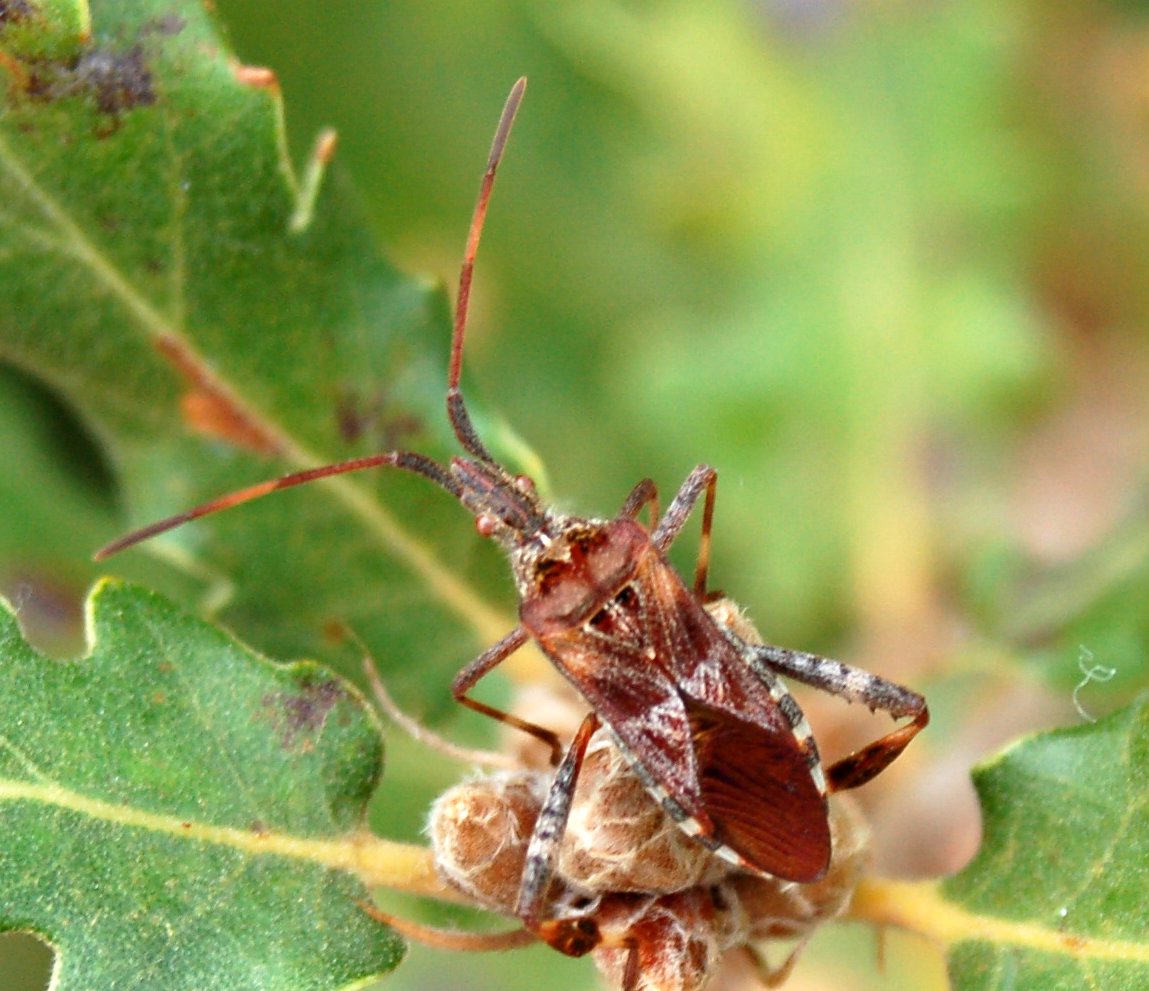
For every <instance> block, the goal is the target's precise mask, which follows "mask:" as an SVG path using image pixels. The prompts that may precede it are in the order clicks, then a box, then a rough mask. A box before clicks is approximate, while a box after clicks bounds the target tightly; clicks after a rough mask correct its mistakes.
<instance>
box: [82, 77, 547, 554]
mask: <svg viewBox="0 0 1149 991" xmlns="http://www.w3.org/2000/svg"><path fill="white" fill-rule="evenodd" d="M526 88H527V80H526V78H525V77H523V78H521V79H519V80H518V81H517V82H516V83H515V85H514V86H512V87H511V92H510V94H509V95H508V96H507V102H506V103H505V104H504V105H503V112H502V115H501V116H500V117H499V126H498V128H496V130H495V137H494V140H493V141H492V142H491V153H490V155H489V156H488V157H487V168H486V170H485V171H484V172H483V181H482V185H481V186H480V187H479V198H478V201H477V202H476V203H475V212H474V214H473V215H472V216H471V227H470V230H469V232H468V234H467V246H466V249H465V251H464V253H463V268H462V271H461V272H460V274H459V296H458V299H457V301H456V304H455V322H454V327H453V330H452V334H451V360H450V365H449V366H448V372H447V416H448V418H449V419H450V422H451V428H452V429H453V430H454V432H455V437H456V438H457V439H458V441H459V443H460V444H461V445H462V446H463V448H464V450H466V451H467V453H468V454H471V455H473V456H474V457H476V458H478V459H479V460H480V461H483V462H486V463H487V464H490V465H495V466H496V467H497V462H496V461H495V459H494V458H492V457H491V455H490V453H489V452H488V451H487V449H486V448H485V447H484V446H483V443H482V441H480V440H479V437H478V434H476V433H475V428H474V427H473V426H472V424H471V417H470V415H469V414H468V413H467V405H466V403H465V401H464V400H463V394H462V392H461V391H460V390H459V378H460V376H461V374H462V369H463V337H464V334H465V332H466V329H467V309H468V306H469V303H470V298H471V278H472V275H473V274H474V269H475V255H476V253H477V252H478V250H479V239H480V237H481V236H482V233H483V221H484V220H485V219H486V216H487V205H488V203H489V202H490V199H491V189H492V188H493V186H494V184H495V173H496V172H497V171H498V168H499V162H500V161H501V160H502V157H503V151H504V149H505V148H506V146H507V138H508V137H510V133H511V126H512V125H513V124H514V122H515V114H516V113H517V112H518V109H519V104H520V103H522V100H523V93H524V92H526ZM371 468H401V469H403V470H405V471H410V472H414V473H415V474H417V475H422V476H423V477H424V478H426V479H428V480H430V481H431V482H433V483H434V484H436V485H438V486H439V487H440V488H442V489H445V490H446V491H447V492H449V493H450V494H451V495H453V496H454V497H455V498H456V499H459V498H461V496H462V492H463V488H462V486H461V485H460V483H459V481H458V480H457V479H456V478H455V477H454V476H453V475H452V474H451V472H450V471H449V470H448V469H447V468H445V467H444V466H443V465H440V464H439V463H438V462H437V461H433V460H432V459H431V458H428V457H426V456H424V455H422V454H416V453H414V452H411V451H387V452H385V453H383V454H372V455H368V456H367V457H362V458H352V459H351V460H350V461H340V462H338V463H336V464H330V465H322V466H320V467H318V468H308V469H306V470H304V471H297V472H294V473H292V474H290V475H283V476H282V477H280V478H273V479H270V480H269V481H266V482H260V483H258V484H257V485H251V486H249V487H247V488H245V489H239V490H238V491H236V492H230V493H228V494H227V495H223V496H219V497H218V498H216V499H212V500H211V501H210V502H205V503H202V504H201V505H199V506H195V507H193V508H192V509H188V510H185V511H184V512H182V513H177V514H176V515H175V516H169V517H167V518H166V519H162V520H158V521H157V522H155V523H151V524H149V525H148V526H145V527H142V528H140V529H139V530H134V531H132V532H131V533H129V534H126V535H125V536H123V537H120V538H119V539H118V540H113V541H112V542H111V543H110V544H108V545H107V546H105V547H101V548H100V550H98V551H97V552H96V554H95V555H94V556H95V560H97V561H102V560H103V559H104V558H107V557H111V556H112V555H113V554H118V553H119V552H120V551H122V550H126V549H127V548H129V547H133V546H134V545H136V544H138V543H141V542H143V541H145V540H148V539H150V538H152V537H155V536H158V535H159V534H161V533H166V532H167V531H168V530H173V529H175V528H176V527H178V526H181V525H183V524H184V523H188V522H190V521H191V520H197V519H199V518H200V517H202V516H208V515H210V514H211V513H218V512H220V511H222V510H225V509H231V508H233V507H234V506H240V505H242V504H243V503H245V502H251V501H252V500H253V499H260V498H262V497H263V496H265V495H269V494H270V493H272V492H277V491H279V490H280V489H288V488H292V487H293V486H296V485H305V484H307V483H308V482H314V481H318V480H319V479H321V478H330V477H332V476H333V475H346V474H348V473H350V472H354V471H367V470H369V469H371Z"/></svg>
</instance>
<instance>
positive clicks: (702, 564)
mask: <svg viewBox="0 0 1149 991" xmlns="http://www.w3.org/2000/svg"><path fill="white" fill-rule="evenodd" d="M717 487H718V472H716V471H715V470H714V469H713V468H711V467H710V466H709V465H699V466H698V467H697V468H695V469H694V470H693V471H692V472H691V473H690V474H689V475H687V476H686V481H685V482H683V483H682V487H681V488H680V489H679V490H678V492H677V493H675V496H674V499H673V500H671V503H670V505H669V506H668V507H667V510H666V515H665V516H664V517H663V518H662V522H661V523H659V524H658V527H657V529H656V530H655V531H654V533H653V535H652V536H651V539H652V540H653V541H654V545H655V546H656V547H657V548H658V549H659V550H660V551H664V550H666V549H667V548H668V547H669V546H670V545H671V544H672V543H674V541H675V539H676V538H677V537H678V535H679V534H680V533H681V532H682V528H683V526H685V525H686V520H687V519H688V518H689V516H690V514H691V512H692V511H693V510H694V504H695V503H696V502H698V497H699V496H701V495H702V493H703V492H705V493H706V502H705V503H704V504H703V507H702V535H701V537H699V540H698V563H697V564H696V565H695V567H694V595H695V597H696V598H697V599H698V600H699V601H702V600H703V599H705V598H706V574H707V572H708V571H709V570H710V530H711V527H712V525H713V523H714V495H715V492H716V490H717Z"/></svg>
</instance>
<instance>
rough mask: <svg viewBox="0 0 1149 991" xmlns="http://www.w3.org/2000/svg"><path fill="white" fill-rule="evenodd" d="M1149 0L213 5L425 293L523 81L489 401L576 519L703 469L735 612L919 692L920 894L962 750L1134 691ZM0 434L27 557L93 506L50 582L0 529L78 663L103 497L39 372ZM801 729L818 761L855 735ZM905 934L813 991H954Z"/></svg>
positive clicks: (463, 979) (14, 397)
mask: <svg viewBox="0 0 1149 991" xmlns="http://www.w3.org/2000/svg"><path fill="white" fill-rule="evenodd" d="M1142 6H1143V5H1139V4H1136V3H1130V2H1126V3H1120V2H1116V0H1114V2H1111V3H1058V2H1052V3H1050V2H1043V3H1038V2H1022V0H1008V2H989V0H972V2H967V3H961V4H958V3H945V2H929V3H914V4H911V3H896V2H891V3H880V2H879V3H842V2H833V0H775V2H768V0H762V2H758V3H752V2H749V0H747V2H741V3H739V2H734V0H728V2H724V3H719V2H703V0H679V2H671V0H662V2H655V0H646V2H638V0H636V2H613V3H612V2H597V0H591V2H585V0H584V2H578V3H563V2H559V3H554V2H551V3H545V2H528V0H518V2H514V0H490V2H487V3H483V4H467V5H460V4H454V3H445V2H436V0H430V2H424V3H419V4H398V3H384V2H375V0H361V2H358V3H329V2H328V3H323V2H318V0H275V2H272V0H216V7H217V9H218V11H219V14H220V16H221V18H222V19H223V20H224V21H225V23H226V24H227V25H228V27H229V29H230V32H231V37H232V41H233V43H234V45H235V48H236V50H237V52H238V53H239V55H240V57H241V58H242V59H243V60H244V61H246V62H248V63H252V64H259V65H266V66H269V67H271V68H273V69H274V70H275V72H276V73H277V75H278V78H279V81H280V84H281V86H282V88H283V92H284V96H285V101H286V109H287V119H288V127H289V135H290V140H291V143H292V148H293V153H294V155H295V158H296V160H297V161H301V160H302V159H303V158H304V156H305V155H306V153H307V150H308V149H309V147H310V145H311V141H312V139H313V136H314V134H315V132H316V131H317V130H318V129H319V128H320V127H321V126H325V125H333V126H334V127H335V128H336V129H337V130H338V132H339V135H340V141H339V150H338V154H337V159H336V161H337V163H338V166H339V167H340V168H341V169H342V170H343V172H344V173H345V174H346V175H349V176H350V177H351V179H352V181H353V183H354V185H355V187H356V189H357V191H358V194H359V195H360V197H361V198H362V202H363V204H364V206H365V208H366V210H367V212H368V214H369V216H370V219H371V222H372V223H373V224H374V226H375V229H376V230H377V232H378V235H379V239H380V241H381V242H382V244H383V245H384V246H385V250H386V252H387V253H388V254H389V255H390V257H392V258H393V259H394V260H395V261H396V262H397V263H398V264H399V265H400V267H402V268H404V269H406V270H408V271H412V272H424V273H429V274H431V275H433V276H436V277H442V278H445V279H448V280H453V278H454V273H455V272H456V270H457V267H458V263H459V259H460V255H461V251H462V246H463V241H464V237H465V234H466V226H467V221H468V218H469V214H470V210H471V206H472V203H473V198H474V195H475V193H476V191H477V185H478V176H479V173H480V171H481V167H482V164H483V161H484V158H485V154H486V149H487V145H488V142H489V139H490V135H491V132H492V130H493V128H494V124H495V121H496V119H497V116H498V112H499V108H500V106H501V102H502V99H503V97H504V96H505V94H506V91H507V89H508V88H509V87H510V85H511V83H512V82H513V81H514V79H515V78H516V77H517V76H519V75H527V76H529V77H530V88H529V91H528V94H527V99H526V102H525V104H524V107H523V110H522V112H521V113H520V118H519V122H518V124H517V127H516V131H515V134H514V137H513V140H512V142H511V146H510V149H509V152H508V155H507V158H506V160H505V163H504V166H503V170H502V172H501V173H500V181H499V186H498V189H497V191H496V193H495V198H494V201H493V205H492V211H491V215H490V220H489V223H488V227H487V232H486V235H485V240H484V243H483V247H482V251H481V253H480V259H479V266H478V271H477V276H476V288H475V302H474V311H473V322H472V330H471V336H470V338H469V340H468V354H467V365H468V372H467V374H468V381H469V383H470V387H471V392H472V394H474V395H475V396H477V397H481V399H482V401H483V403H484V405H485V407H486V408H487V409H490V410H492V411H497V412H498V414H499V415H500V416H501V417H503V418H505V420H506V421H507V422H508V423H509V424H511V425H512V426H513V427H514V428H515V429H517V430H518V431H519V432H520V433H521V435H522V436H523V438H524V440H525V441H526V442H527V443H529V445H530V446H531V447H532V448H533V449H534V450H535V451H536V452H537V453H538V455H539V457H540V458H541V459H542V461H543V463H544V464H545V465H546V468H547V474H548V478H549V484H550V489H551V491H552V493H553V494H554V495H555V496H556V498H557V499H558V500H559V501H560V502H561V503H562V505H564V506H566V507H568V508H570V509H572V510H575V511H579V512H588V513H590V512H593V513H602V514H609V513H611V512H613V510H614V509H615V508H616V507H617V506H618V505H619V503H620V502H621V500H622V499H623V498H624V496H625V495H626V493H627V491H628V490H629V487H630V486H631V485H632V484H633V483H634V482H635V481H637V480H638V479H639V478H641V477H643V476H645V475H649V476H651V477H653V478H655V479H656V480H657V481H658V482H659V484H660V486H661V487H662V489H663V491H664V492H665V493H666V494H667V497H668V496H669V494H670V493H671V492H672V491H673V489H674V487H675V486H676V485H677V484H678V483H679V481H680V480H681V479H682V478H683V477H685V475H686V474H687V472H688V471H689V470H690V468H691V467H693V465H695V464H696V463H699V462H701V461H706V462H709V463H711V464H713V465H715V466H716V467H717V468H718V470H719V472H720V474H721V483H720V486H719V500H718V511H717V519H716V527H715V550H714V564H713V582H714V584H715V585H716V586H717V587H720V588H723V589H726V590H728V591H730V592H732V593H733V594H735V595H736V596H737V598H738V599H739V600H740V601H742V602H744V603H746V604H747V605H748V606H749V607H750V609H751V612H752V615H753V616H754V617H755V618H756V619H757V621H758V623H759V625H760V627H761V628H762V631H763V633H764V634H765V635H766V636H767V638H768V639H771V640H773V641H775V642H779V643H784V644H792V645H796V646H802V647H805V648H808V649H815V650H822V651H825V652H834V653H838V654H840V655H843V656H846V657H848V658H850V659H851V660H854V661H857V662H859V663H863V664H865V665H866V666H868V667H870V668H872V669H875V670H879V671H881V672H882V673H883V674H886V675H889V676H892V677H895V678H898V679H899V680H904V681H907V682H909V683H910V684H912V685H914V686H915V687H919V688H927V689H929V691H930V699H931V704H932V705H933V706H934V708H935V709H936V711H937V713H938V715H937V719H936V722H935V726H934V727H933V728H931V730H930V732H929V733H928V734H927V735H926V737H925V738H923V740H922V742H921V744H920V745H919V744H915V748H914V749H913V750H911V752H910V753H909V754H908V755H907V756H906V758H905V759H904V760H903V761H902V762H901V763H900V764H899V766H898V767H897V768H896V769H895V770H894V772H892V773H891V774H890V775H888V776H887V777H888V780H886V778H884V779H883V781H882V782H879V783H877V784H875V786H874V788H873V789H868V791H869V792H871V793H870V794H868V795H867V796H866V800H867V802H868V804H869V806H870V809H871V813H872V815H873V817H874V821H875V828H876V831H877V840H876V842H877V857H878V864H879V867H880V868H881V869H883V870H886V871H889V872H893V873H909V874H913V873H918V874H936V873H939V872H943V871H951V870H954V869H957V868H958V867H960V866H961V863H962V862H963V861H964V859H966V858H967V857H968V856H969V854H970V853H971V852H972V850H973V848H974V846H975V845H976V838H977V817H976V810H975V809H974V807H973V803H972V797H968V786H967V785H966V784H965V774H966V770H967V768H968V766H969V764H970V763H971V762H972V761H973V760H974V759H976V758H977V757H978V756H980V755H982V754H984V753H985V752H987V751H988V750H990V749H992V748H994V747H996V746H997V745H999V744H1000V743H1001V742H1002V741H1003V740H1005V739H1007V738H1008V737H1010V736H1011V735H1013V734H1015V733H1017V732H1019V731H1021V730H1024V729H1029V728H1033V727H1036V726H1044V725H1050V724H1054V723H1064V722H1071V721H1077V720H1080V719H1081V718H1083V716H1082V715H1081V714H1080V713H1078V712H1077V711H1076V710H1075V707H1074V698H1075V697H1074V694H1073V690H1074V688H1075V686H1076V685H1077V684H1078V683H1079V682H1080V681H1081V678H1082V672H1081V670H1080V667H1079V663H1080V662H1082V660H1083V658H1084V657H1085V655H1083V654H1082V651H1081V648H1082V647H1085V648H1086V650H1088V651H1089V653H1090V655H1091V656H1093V657H1094V658H1095V659H1096V663H1099V664H1106V665H1112V666H1114V667H1116V668H1117V669H1118V674H1117V677H1115V678H1114V679H1113V680H1112V681H1110V682H1108V683H1107V684H1105V685H1089V686H1086V688H1085V689H1083V690H1082V692H1081V693H1079V694H1078V695H1077V696H1076V698H1077V701H1079V702H1080V703H1081V704H1083V705H1085V706H1086V707H1087V709H1088V711H1089V712H1090V713H1093V714H1096V713H1100V712H1102V711H1104V710H1105V708H1106V707H1107V706H1111V705H1113V704H1115V703H1116V701H1118V700H1120V699H1122V698H1127V697H1128V696H1129V695H1130V694H1132V693H1133V692H1134V691H1135V690H1137V689H1138V688H1141V687H1143V686H1144V684H1145V681H1146V661H1145V657H1146V653H1147V652H1146V650H1145V649H1143V648H1145V646H1146V641H1147V639H1149V633H1147V631H1146V629H1145V626H1146V618H1145V609H1144V603H1145V602H1146V601H1147V600H1149V597H1147V593H1149V524H1147V514H1146V506H1147V500H1146V488H1145V483H1146V470H1145V469H1146V463H1147V461H1146V452H1147V450H1149V417H1147V416H1146V412H1147V410H1146V407H1147V405H1149V398H1147V396H1149V390H1147V389H1146V387H1145V382H1146V369H1147V367H1149V341H1147V335H1146V330H1145V328H1146V326H1149V320H1147V315H1149V314H1147V312H1146V310H1147V306H1149V291H1147V280H1146V279H1145V278H1144V273H1145V270H1146V263H1147V262H1149V195H1147V194H1149V10H1143V9H1142ZM0 411H2V412H0V437H3V444H4V450H5V452H6V454H7V457H8V460H9V463H10V468H9V472H13V473H15V475H19V476H20V480H19V481H11V480H10V481H8V482H5V483H0V484H2V485H4V488H3V490H0V499H2V500H4V502H3V505H4V506H5V511H4V513H3V516H4V517H5V518H6V519H7V520H8V521H9V527H8V529H11V528H12V522H13V521H16V523H17V525H18V526H24V525H26V523H27V521H29V520H32V521H33V522H35V519H36V518H35V517H34V516H32V515H31V514H33V513H35V512H37V511H38V506H39V501H38V500H36V499H30V498H29V497H28V494H27V493H28V492H30V491H35V490H36V489H37V487H44V488H51V489H52V490H53V491H60V492H66V493H68V498H69V499H70V500H71V501H70V502H68V503H67V504H66V507H67V508H66V511H63V512H61V511H60V509H59V507H58V506H57V508H56V509H55V510H54V512H58V513H60V515H61V516H63V517H65V518H66V519H67V520H68V521H69V523H68V527H67V529H65V530H61V529H60V528H59V527H58V526H54V525H50V524H49V523H43V524H37V525H39V526H41V527H42V529H43V531H44V533H45V534H46V535H47V534H50V535H51V536H50V538H49V537H47V536H46V538H45V546H44V555H43V558H42V559H41V560H28V559H27V558H26V557H20V558H16V557H15V556H14V554H13V553H8V552H6V551H5V547H6V546H9V547H15V546H18V542H17V541H15V540H9V539H8V538H6V537H5V536H4V534H3V533H2V532H0V580H2V582H3V586H4V588H5V590H6V592H7V593H8V594H9V595H12V596H14V597H15V599H16V600H17V601H18V602H20V603H22V604H23V605H24V606H25V607H26V609H27V610H28V612H29V613H30V617H29V618H30V619H32V620H36V619H38V620H39V621H40V622H39V627H40V629H41V631H42V632H41V636H42V637H43V638H44V640H45V641H46V642H49V643H55V644H57V645H58V646H59V649H67V646H68V645H69V644H74V643H75V637H76V627H75V617H76V616H77V615H78V613H77V606H76V603H77V602H79V601H80V598H81V596H82V593H83V590H84V587H85V586H86V584H87V582H88V581H89V579H90V577H91V575H92V574H93V572H92V570H91V568H90V566H89V565H88V564H87V563H86V553H87V551H88V549H90V548H91V547H93V546H95V545H97V544H98V543H99V542H100V539H102V538H103V537H106V536H107V535H109V534H110V533H113V532H115V531H116V530H117V529H118V527H119V525H120V524H119V522H118V518H117V516H116V511H115V508H114V507H115V500H114V480H112V479H109V478H107V477H106V476H105V475H103V474H101V471H100V469H99V459H98V457H96V456H94V455H93V453H92V452H91V451H90V450H88V449H86V448H85V446H84V442H83V439H82V436H80V437H78V436H77V434H76V425H75V424H74V423H72V422H71V421H70V420H69V419H68V418H67V416H66V415H65V414H64V413H63V412H62V411H61V410H60V409H59V408H58V407H57V406H56V405H54V404H53V402H52V401H51V398H50V397H45V396H44V395H43V394H41V393H40V392H39V391H38V390H37V388H36V387H35V386H34V385H33V384H31V383H28V382H27V381H25V380H23V379H18V378H16V377H15V376H13V375H10V374H8V373H5V376H4V396H3V401H2V402H0ZM30 480H31V481H30ZM77 548H79V550H78V551H77ZM688 554H689V551H688V550H686V551H684V556H683V559H682V560H683V564H684V565H686V562H687V560H688V558H687V555H688ZM460 660H463V659H462V658H461V659H460ZM809 707H810V709H811V711H812V718H813V720H814V722H815V724H816V726H818V727H819V728H820V738H824V739H825V740H826V741H827V742H826V743H824V749H826V750H829V751H831V752H833V751H835V750H836V749H837V748H838V747H839V746H846V745H848V743H849V742H851V741H853V740H855V739H856V738H857V737H856V734H857V733H858V732H868V733H870V735H873V728H872V725H871V724H867V723H866V722H865V721H864V720H862V721H860V722H855V721H854V720H852V719H851V721H850V722H849V724H847V723H846V721H845V719H844V718H843V717H842V713H841V707H840V704H836V703H834V702H832V701H827V700H822V699H811V700H810V701H809ZM849 715H850V716H851V717H852V716H854V715H856V714H854V713H850V714H849ZM839 724H840V725H839ZM859 726H860V727H862V729H861V730H859ZM867 726H869V729H868V730H867V729H866V727H867ZM821 727H825V729H822V728H821ZM404 746H405V745H404V744H403V743H402V742H401V741H397V742H396V744H395V747H394V750H395V751H396V753H395V756H394V757H393V764H392V767H393V768H394V769H395V770H394V771H393V779H392V782H393V783H392V784H391V787H394V788H397V789H403V788H404V787H405V779H404V778H403V772H402V770H401V769H402V767H403V766H404V756H403V754H404ZM408 763H409V764H411V765H418V763H419V761H418V759H416V758H412V759H411V760H410V761H408ZM903 765H904V766H903ZM412 776H415V775H412ZM423 776H424V777H426V775H425V773H424V774H423ZM449 779H450V778H449V774H448V772H446V771H445V772H444V774H443V780H444V782H445V781H447V780H449ZM963 789H964V791H963ZM955 793H959V794H967V797H966V799H965V802H964V805H963V804H962V802H960V801H958V800H955V799H954V798H953V797H952V796H953V795H954V794H955ZM939 796H946V798H945V801H944V802H941V803H939ZM422 800H423V799H422V796H420V797H419V798H418V799H416V800H415V801H412V802H411V805H412V807H418V806H419V805H420V803H421V802H422ZM416 814H417V813H416ZM9 939H11V938H9ZM888 942H889V946H888V948H887V966H886V969H885V971H884V972H881V971H880V969H879V968H878V967H877V966H876V963H875V960H876V953H875V950H874V940H873V937H872V934H870V933H869V932H867V931H858V930H851V929H850V928H848V927H847V928H845V929H841V930H838V931H836V932H831V933H827V934H826V935H825V936H824V937H819V939H818V940H816V941H815V945H814V947H813V949H812V951H811V953H810V955H809V959H808V960H806V961H804V962H803V964H801V965H800V966H799V969H798V972H797V974H796V975H795V977H794V979H793V983H792V985H789V986H792V987H795V988H801V989H816V988H822V987H827V988H828V987H833V988H838V989H842V988H851V989H878V988H882V989H886V988H891V989H892V988H909V987H913V988H933V987H941V986H942V981H943V980H944V979H943V977H942V971H941V965H940V963H939V961H938V959H937V958H936V955H935V953H934V951H933V950H932V949H931V948H930V947H928V946H926V945H925V944H923V943H920V942H918V941H916V940H914V939H912V938H909V937H899V936H896V935H894V936H891V937H890V938H889V941H888ZM4 945H5V943H3V942H0V946H4ZM8 945H10V944H8ZM594 981H595V978H594V976H593V974H592V971H591V968H590V967H589V965H584V964H581V963H572V962H569V961H566V960H563V959H561V958H559V957H558V955H557V954H554V953H552V952H550V951H546V950H539V951H532V952H531V953H528V954H523V955H521V956H517V957H514V958H505V957H503V958H490V959H487V958H484V959H476V958H470V957H466V958H458V957H451V956H449V955H446V954H443V953H439V952H435V953H432V952H427V951H420V950H415V951H413V953H412V956H411V959H410V960H409V962H408V963H407V964H406V965H404V967H402V968H401V969H400V971H399V972H398V973H397V974H396V975H395V977H394V979H393V980H391V981H389V982H388V986H390V987H395V988H411V989H415V988H419V989H438V988H444V989H445V988H455V987H464V986H465V987H467V988H474V989H481V988H487V987H490V988H496V987H497V988H519V987H521V988H534V987H539V986H546V987H564V988H568V987H569V988H575V987H584V986H585V987H593V986H595V985H594ZM5 986H7V987H13V985H12V984H10V983H6V984H5ZM25 986H27V987H38V986H42V978H41V977H34V978H33V979H32V980H31V982H30V983H28V984H21V985H16V987H21V988H22V987H25Z"/></svg>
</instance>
